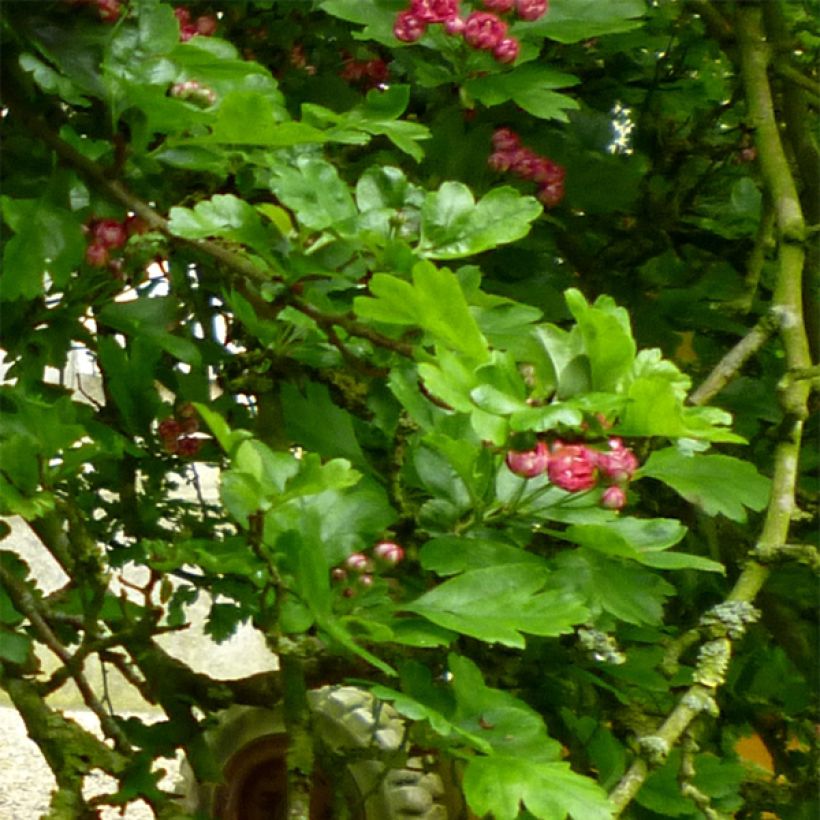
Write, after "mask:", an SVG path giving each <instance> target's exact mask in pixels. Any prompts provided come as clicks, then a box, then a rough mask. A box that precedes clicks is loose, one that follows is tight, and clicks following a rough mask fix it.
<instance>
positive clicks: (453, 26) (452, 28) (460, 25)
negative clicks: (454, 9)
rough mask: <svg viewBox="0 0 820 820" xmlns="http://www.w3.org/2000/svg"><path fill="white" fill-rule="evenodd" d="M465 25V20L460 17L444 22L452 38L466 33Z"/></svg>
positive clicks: (445, 28)
mask: <svg viewBox="0 0 820 820" xmlns="http://www.w3.org/2000/svg"><path fill="white" fill-rule="evenodd" d="M465 25H466V23H465V22H464V18H462V17H458V16H456V17H450V18H448V19H447V20H445V21H444V30H445V31H446V32H447V33H448V34H450V35H452V36H458V35H459V34H463V33H464V26H465Z"/></svg>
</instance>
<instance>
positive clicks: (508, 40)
mask: <svg viewBox="0 0 820 820" xmlns="http://www.w3.org/2000/svg"><path fill="white" fill-rule="evenodd" d="M519 48H520V45H519V43H518V40H516V39H515V37H505V38H504V39H503V40H502V41H501V42H500V43H499V44H498V45H497V46H496V47H495V48H494V49H493V57H495V59H496V60H498V62H499V63H514V62H515V60H516V58H517V57H518V51H519Z"/></svg>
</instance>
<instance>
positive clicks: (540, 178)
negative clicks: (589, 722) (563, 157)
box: [530, 157, 567, 185]
mask: <svg viewBox="0 0 820 820" xmlns="http://www.w3.org/2000/svg"><path fill="white" fill-rule="evenodd" d="M566 175H567V172H566V169H565V168H564V167H563V166H562V165H558V163H557V162H553V161H552V160H551V159H549V158H548V157H538V158H537V161H536V162H535V163H534V164H533V168H532V173H531V176H530V179H532V181H533V182H538V183H539V184H543V185H554V184H555V183H556V182H561V183H563V181H564V177H565V176H566Z"/></svg>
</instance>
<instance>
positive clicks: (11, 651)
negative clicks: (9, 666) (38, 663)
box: [0, 624, 32, 664]
mask: <svg viewBox="0 0 820 820" xmlns="http://www.w3.org/2000/svg"><path fill="white" fill-rule="evenodd" d="M31 648H32V641H31V638H29V637H28V635H24V634H23V633H21V632H13V631H12V630H11V629H9V628H8V627H7V626H4V625H3V624H0V659H2V660H6V661H9V662H11V663H20V664H22V663H25V662H26V659H27V658H28V657H29V654H30V653H31Z"/></svg>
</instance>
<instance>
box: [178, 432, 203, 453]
mask: <svg viewBox="0 0 820 820" xmlns="http://www.w3.org/2000/svg"><path fill="white" fill-rule="evenodd" d="M200 447H202V439H200V438H192V437H191V436H183V437H182V438H180V439H179V440H178V441H177V452H178V453H179V455H181V456H188V457H191V456H195V455H196V454H197V453H198V452H199V449H200Z"/></svg>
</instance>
